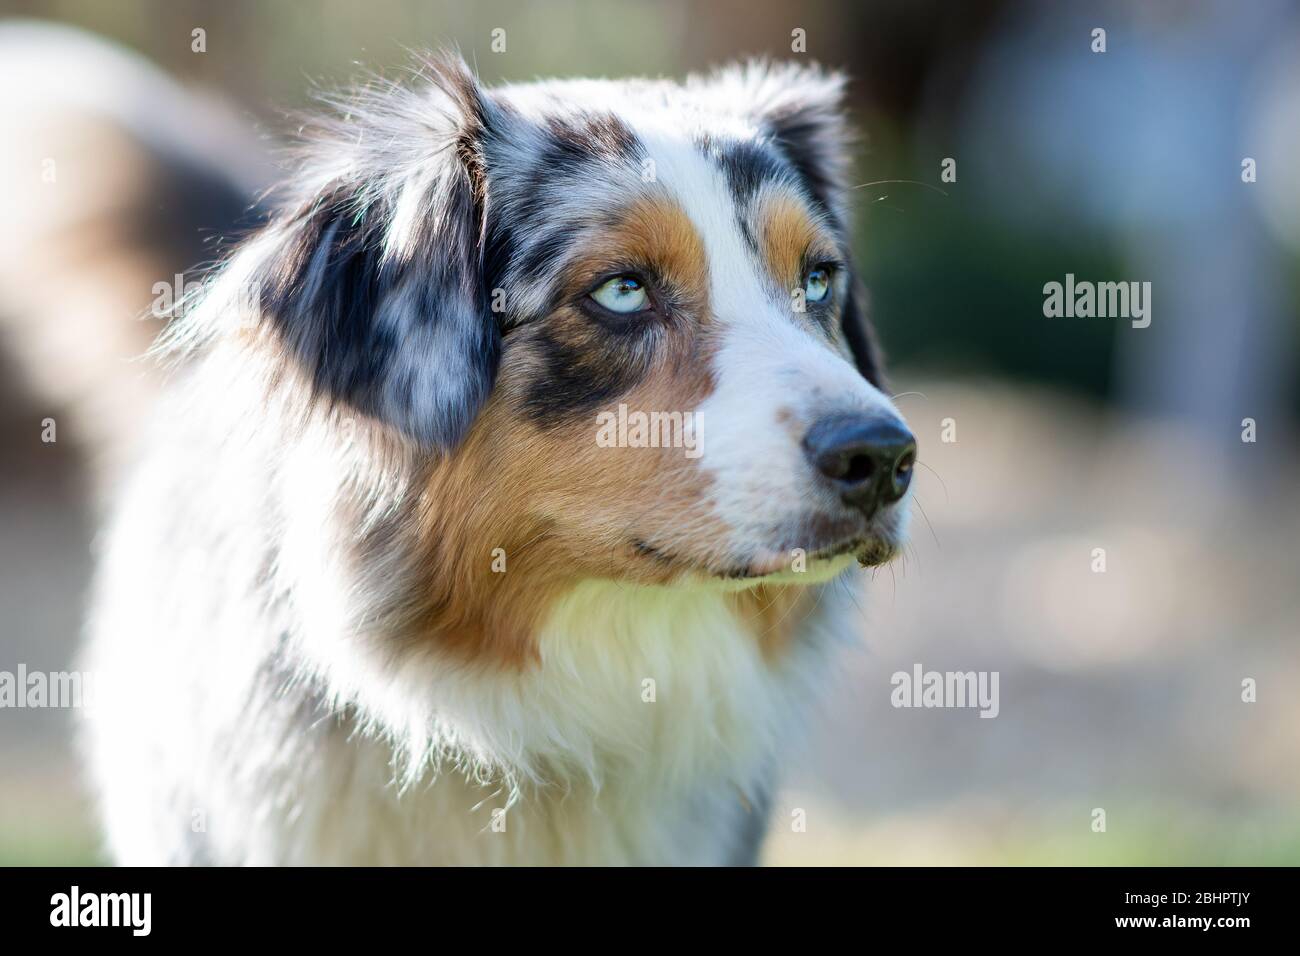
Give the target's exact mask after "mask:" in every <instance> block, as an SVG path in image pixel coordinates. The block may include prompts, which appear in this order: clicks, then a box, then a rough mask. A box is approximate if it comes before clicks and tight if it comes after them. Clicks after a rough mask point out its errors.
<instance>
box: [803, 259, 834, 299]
mask: <svg viewBox="0 0 1300 956" xmlns="http://www.w3.org/2000/svg"><path fill="white" fill-rule="evenodd" d="M830 294H831V272H830V270H829V269H827V268H825V267H824V266H817V267H815V268H813V269H809V270H808V274H807V275H806V276H805V277H804V280H803V295H804V299H805V300H807V301H808V302H821V301H823V300H824V299H826V298H827V297H828V296H829V295H830Z"/></svg>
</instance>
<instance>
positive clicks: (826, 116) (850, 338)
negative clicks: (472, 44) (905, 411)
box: [259, 57, 915, 582]
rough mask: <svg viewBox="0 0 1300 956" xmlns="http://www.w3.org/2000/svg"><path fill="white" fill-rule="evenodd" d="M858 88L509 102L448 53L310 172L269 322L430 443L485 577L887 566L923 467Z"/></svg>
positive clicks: (286, 216)
mask: <svg viewBox="0 0 1300 956" xmlns="http://www.w3.org/2000/svg"><path fill="white" fill-rule="evenodd" d="M841 95H842V81H841V79H840V78H839V77H837V76H834V75H829V74H827V73H824V72H822V71H820V70H818V69H816V68H807V67H793V66H790V67H776V66H770V65H765V64H753V65H749V66H747V67H744V68H738V69H731V70H727V71H723V72H721V73H718V74H715V75H712V76H709V77H705V78H695V79H690V80H688V81H686V82H685V83H684V84H674V83H669V82H665V81H635V82H607V81H564V82H549V83H538V84H529V85H523V86H510V87H504V88H500V89H490V90H489V89H484V88H483V87H481V86H480V85H479V84H478V83H477V82H476V81H475V79H474V78H473V77H472V76H471V75H470V73H469V72H468V70H467V69H466V68H465V66H464V64H463V63H461V62H460V61H459V60H458V59H456V58H452V57H443V58H440V59H437V60H435V61H433V62H432V63H431V64H429V65H428V67H427V68H426V69H425V70H424V71H423V76H422V79H421V82H420V83H419V84H418V85H417V86H416V87H415V88H412V89H406V88H403V89H396V88H389V87H382V88H376V89H374V90H372V91H371V92H369V93H367V94H363V95H362V96H361V98H360V99H359V100H358V101H356V102H352V103H350V104H349V105H348V106H347V107H346V110H345V113H344V115H343V116H342V117H340V118H339V119H337V120H335V121H333V123H332V125H331V126H330V127H329V128H327V129H326V130H325V132H324V135H323V137H322V142H320V143H319V144H318V145H317V146H316V147H315V148H314V149H312V150H311V151H310V152H309V158H308V161H307V163H306V164H305V166H304V167H303V170H302V172H301V174H300V176H299V180H298V182H297V184H296V189H297V190H298V193H297V195H298V198H297V199H296V200H295V201H290V202H289V203H287V204H286V206H285V209H284V212H283V213H282V214H281V216H280V217H279V218H278V219H277V220H276V221H275V222H273V223H272V225H271V227H270V229H269V231H268V233H267V236H268V240H267V241H266V242H265V243H264V245H263V247H264V248H269V249H270V250H271V251H270V252H269V253H268V254H266V255H265V257H264V260H263V262H262V270H261V274H260V277H259V281H260V286H261V293H260V295H261V309H262V313H263V315H264V316H265V317H266V320H267V323H268V326H269V328H270V329H271V330H272V331H273V333H274V336H275V339H276V341H278V342H279V344H280V346H281V347H282V348H283V350H284V351H285V352H286V353H287V355H288V356H289V358H290V360H291V361H292V362H294V363H295V364H296V365H297V366H298V367H299V368H300V369H301V370H303V372H304V373H305V375H306V378H307V380H308V381H310V382H311V383H312V386H313V389H314V391H315V392H316V393H317V394H318V395H320V396H324V397H325V398H327V399H329V400H330V401H331V402H333V403H334V404H335V405H342V406H344V407H348V408H351V409H354V410H356V411H359V412H361V413H363V414H364V415H365V416H367V417H368V418H369V419H371V420H373V421H375V422H377V423H378V425H377V427H379V428H381V429H385V430H387V431H389V432H391V433H392V434H394V435H400V436H401V437H402V440H403V441H404V442H405V443H406V445H407V446H408V447H410V448H413V449H415V451H414V452H413V453H414V454H415V455H416V456H417V458H418V459H419V460H421V461H423V462H424V465H423V466H422V467H423V470H422V472H421V477H420V488H421V491H420V502H421V505H420V507H421V514H422V521H423V522H424V524H423V527H424V532H423V533H424V534H425V536H426V538H427V539H428V540H429V541H430V542H433V541H437V542H439V543H440V545H445V544H446V543H447V542H449V541H454V542H455V543H456V544H455V546H456V547H458V548H460V549H461V550H462V551H468V552H470V553H471V554H472V555H473V559H474V565H475V567H476V568H478V569H479V570H480V571H481V572H482V573H483V574H484V575H487V574H489V565H490V561H491V559H490V557H489V555H491V554H495V553H498V552H497V551H496V549H498V548H499V549H501V551H500V553H501V554H503V555H504V557H505V560H506V561H509V560H511V559H512V558H514V557H515V556H516V555H518V556H519V559H520V560H532V561H533V562H535V567H536V569H537V570H538V572H539V573H541V571H542V570H543V567H542V565H543V564H545V569H546V570H548V571H550V572H552V573H554V572H555V569H556V568H557V567H559V566H563V567H565V568H566V569H568V572H569V573H571V574H572V575H574V576H584V575H585V576H590V575H600V576H609V577H615V578H623V579H631V580H638V581H648V582H668V581H679V580H683V579H690V580H692V581H699V580H701V579H712V580H727V581H737V580H742V581H744V580H749V581H763V580H771V576H772V575H778V576H779V577H780V578H781V579H788V580H791V581H800V580H809V581H810V580H817V579H823V580H824V579H825V577H826V576H828V575H829V574H830V573H834V572H835V571H837V570H839V569H840V568H842V567H843V566H844V565H845V564H846V563H847V562H848V561H851V560H852V557H854V556H856V557H857V558H858V559H859V560H861V561H863V562H872V563H876V562H880V561H883V560H886V559H887V558H888V557H889V556H890V555H891V554H892V553H893V552H894V550H895V548H896V547H897V546H898V544H899V538H900V535H901V533H902V525H903V523H904V510H905V507H906V503H905V500H904V499H905V494H906V491H907V487H908V482H909V478H910V472H911V468H912V464H913V460H914V457H915V445H914V442H913V439H912V436H911V435H910V434H909V432H908V431H907V429H906V427H905V426H904V424H903V422H902V420H901V419H900V417H899V415H898V413H897V411H896V410H895V409H894V407H893V406H892V404H891V403H890V401H889V400H888V398H887V397H886V395H884V394H882V392H881V388H882V379H881V370H880V363H879V358H878V356H877V353H876V350H875V346H874V343H873V338H872V335H871V333H870V330H869V327H868V325H867V319H866V316H865V314H864V302H863V291H862V289H861V286H860V284H859V283H858V281H857V279H856V277H855V275H854V268H853V263H852V256H851V253H850V243H849V226H848V213H847V206H848V202H847V196H846V189H847V184H846V182H845V174H846V130H845V127H844V123H843V120H842V117H841V113H840V106H841V104H840V100H841ZM538 541H544V542H545V543H544V545H539V544H537V543H536V542H538ZM432 546H433V545H432V544H430V547H432ZM512 570H513V567H512Z"/></svg>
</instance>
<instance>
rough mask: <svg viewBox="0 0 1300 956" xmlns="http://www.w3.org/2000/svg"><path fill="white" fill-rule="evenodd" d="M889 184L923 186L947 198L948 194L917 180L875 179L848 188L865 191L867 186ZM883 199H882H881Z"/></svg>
mask: <svg viewBox="0 0 1300 956" xmlns="http://www.w3.org/2000/svg"><path fill="white" fill-rule="evenodd" d="M890 183H901V184H905V185H909V186H924V187H925V188H926V189H932V190H934V191H935V192H937V193H938V194H939V195H940V196H945V197H946V196H947V195H948V193H947V192H945V191H944V190H942V189H940V188H939V187H938V186H936V185H934V184H933V183H923V182H921V181H920V180H919V179H877V180H875V181H874V182H870V183H859V184H858V185H857V186H850V187H849V188H850V189H866V188H867V187H868V186H885V185H889V184H890ZM882 198H883V197H882Z"/></svg>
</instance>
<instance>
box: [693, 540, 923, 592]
mask: <svg viewBox="0 0 1300 956" xmlns="http://www.w3.org/2000/svg"><path fill="white" fill-rule="evenodd" d="M899 550H900V543H899V542H898V541H896V540H894V539H892V538H886V537H883V536H875V535H873V536H870V537H863V538H854V539H851V540H848V541H843V542H840V543H837V544H834V545H830V546H826V547H822V548H818V549H816V550H806V549H797V548H792V549H790V550H786V551H775V550H769V549H756V550H755V551H754V552H753V553H752V554H751V556H750V557H749V558H748V559H747V560H744V561H736V562H735V563H734V564H725V565H723V566H721V567H719V566H713V565H710V566H704V565H692V566H689V567H687V568H684V569H683V574H682V578H681V580H683V581H685V582H688V583H691V584H695V585H706V586H713V587H720V588H723V589H725V590H745V589H748V588H754V587H759V586H762V585H803V586H811V585H816V584H825V583H826V582H827V581H831V580H833V579H835V578H836V577H838V576H839V575H841V574H843V573H844V571H845V570H847V569H848V568H850V567H852V566H853V565H855V564H856V565H859V566H861V567H877V566H879V565H882V564H885V563H887V562H889V561H890V560H892V559H893V558H894V556H895V555H896V554H898V552H899Z"/></svg>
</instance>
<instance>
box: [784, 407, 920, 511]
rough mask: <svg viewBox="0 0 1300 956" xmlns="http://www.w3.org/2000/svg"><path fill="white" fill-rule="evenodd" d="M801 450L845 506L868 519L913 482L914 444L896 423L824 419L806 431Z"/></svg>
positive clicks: (847, 417) (873, 418)
mask: <svg viewBox="0 0 1300 956" xmlns="http://www.w3.org/2000/svg"><path fill="white" fill-rule="evenodd" d="M803 447H804V452H805V453H806V454H807V455H808V460H809V461H810V462H812V465H813V467H814V468H816V469H817V471H818V472H819V473H821V474H822V475H824V476H825V477H826V478H828V479H830V481H831V484H832V485H834V487H835V488H836V489H837V490H838V491H839V493H840V497H841V498H842V499H843V500H844V502H845V504H848V505H850V506H851V507H854V508H857V509H858V510H859V511H861V512H862V513H863V514H865V515H868V516H870V515H871V514H873V513H874V512H875V510H876V509H877V508H879V507H881V506H883V505H888V504H893V503H894V502H895V501H897V500H898V499H899V498H901V497H903V494H904V493H905V492H906V491H907V486H908V484H909V483H910V482H911V481H912V465H913V464H914V463H915V462H916V439H915V438H914V437H913V436H912V433H911V432H909V431H908V430H907V429H906V428H904V427H903V424H902V422H900V421H898V420H897V419H895V418H882V417H879V416H871V417H868V416H865V415H835V416H831V417H829V418H823V419H821V420H820V421H818V422H816V423H815V424H814V425H813V427H812V428H811V429H809V431H808V434H807V435H806V436H805V437H804V440H803Z"/></svg>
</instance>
